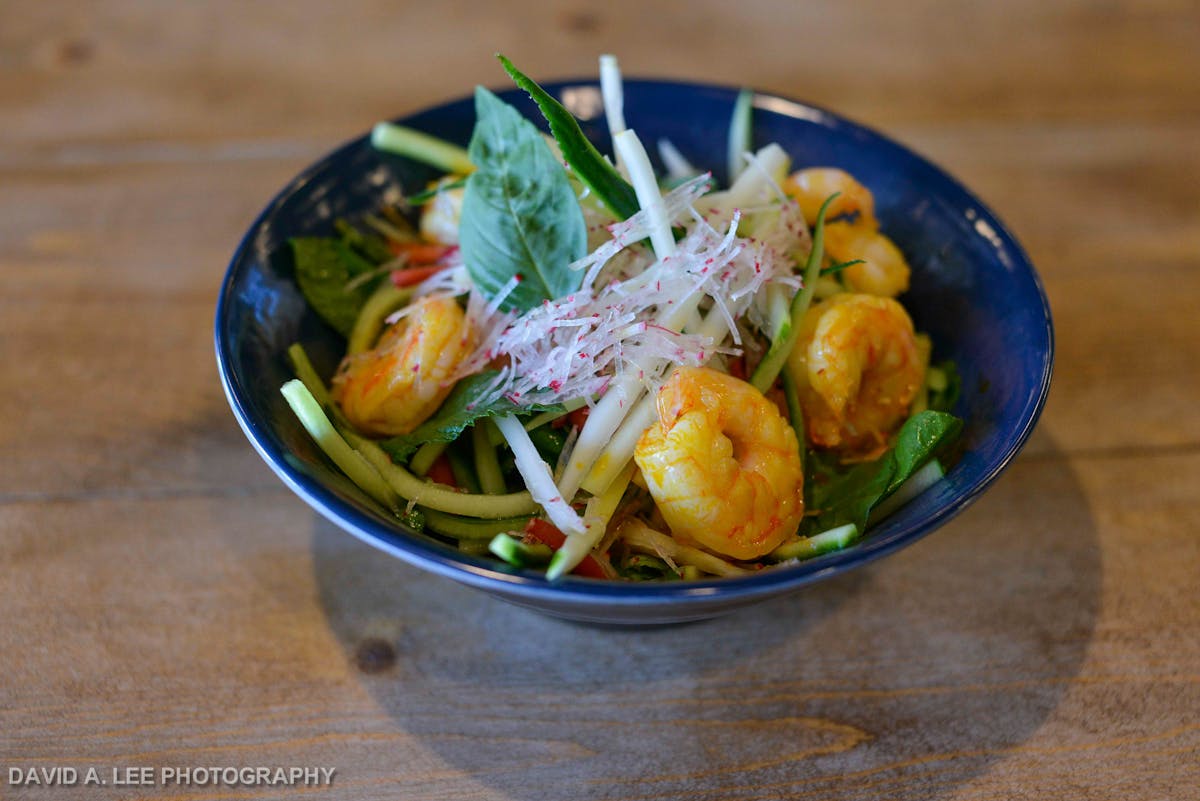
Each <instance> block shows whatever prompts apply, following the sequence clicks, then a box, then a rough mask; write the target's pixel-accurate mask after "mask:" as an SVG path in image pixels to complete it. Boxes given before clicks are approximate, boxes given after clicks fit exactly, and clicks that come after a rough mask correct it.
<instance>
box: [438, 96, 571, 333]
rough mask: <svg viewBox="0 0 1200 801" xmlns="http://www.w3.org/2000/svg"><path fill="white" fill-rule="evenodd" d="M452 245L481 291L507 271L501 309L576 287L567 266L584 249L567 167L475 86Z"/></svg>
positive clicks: (490, 289)
mask: <svg viewBox="0 0 1200 801" xmlns="http://www.w3.org/2000/svg"><path fill="white" fill-rule="evenodd" d="M475 114H476V121H475V132H474V134H473V135H472V136H471V145H470V148H469V152H470V154H471V162H472V163H473V164H475V166H476V167H477V170H476V171H475V172H474V173H472V174H471V177H470V178H468V179H467V191H466V195H465V197H464V198H463V207H462V219H461V223H460V227H459V244H460V246H461V247H462V255H463V260H464V261H465V262H466V265H467V271H468V272H469V273H470V275H471V280H472V281H474V282H475V285H476V286H478V287H479V288H480V289H481V290H482V291H483V293H484V294H485V295H487V296H488V297H495V296H496V294H497V293H498V292H499V291H500V289H501V288H502V287H504V286H505V285H506V284H508V282H509V281H510V280H511V279H512V278H513V277H514V276H519V280H520V284H519V285H518V286H517V288H516V289H515V290H513V292H512V293H511V294H509V295H508V296H507V298H506V299H505V301H504V304H503V306H502V308H504V309H510V310H511V309H516V310H519V311H526V310H528V309H531V308H533V307H534V306H537V305H539V304H540V303H541V302H542V301H544V300H553V299H555V298H558V297H562V296H563V295H566V294H569V293H570V292H572V291H574V290H575V289H577V288H578V287H579V282H580V280H581V278H582V273H580V272H576V271H573V270H570V269H568V266H569V265H570V264H571V262H573V261H575V260H576V259H580V258H582V257H583V256H584V255H585V253H586V252H587V227H586V225H585V224H584V220H583V212H582V211H581V210H580V208H579V201H578V199H577V198H576V197H575V193H574V192H573V191H572V190H571V184H570V182H569V181H568V180H567V174H566V172H565V171H564V170H563V167H562V165H561V164H559V163H558V161H557V160H556V159H555V158H554V154H553V153H551V152H550V148H549V147H547V146H546V142H545V141H544V140H543V139H542V135H541V133H539V132H538V130H537V128H535V127H534V125H533V124H532V123H531V122H529V121H528V120H526V119H525V118H524V117H522V116H521V115H520V113H519V112H518V111H517V110H516V109H514V108H513V107H512V106H510V105H508V104H507V103H505V102H504V101H502V100H500V98H498V97H496V96H495V95H494V94H492V93H491V92H489V91H488V90H487V89H484V88H483V87H478V88H477V89H476V90H475Z"/></svg>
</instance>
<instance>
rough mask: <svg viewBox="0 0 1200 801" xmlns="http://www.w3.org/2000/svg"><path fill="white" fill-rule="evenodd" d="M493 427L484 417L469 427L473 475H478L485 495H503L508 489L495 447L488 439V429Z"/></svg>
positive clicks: (480, 486)
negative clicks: (473, 455)
mask: <svg viewBox="0 0 1200 801" xmlns="http://www.w3.org/2000/svg"><path fill="white" fill-rule="evenodd" d="M489 428H495V426H493V425H491V423H490V422H489V421H488V419H487V418H486V417H485V418H484V419H482V420H479V421H477V422H476V423H475V425H473V426H472V427H471V445H472V447H473V449H474V452H475V475H477V476H479V488H480V489H481V490H483V492H484V494H486V495H503V494H504V493H505V492H507V491H508V486H507V485H506V484H505V483H504V474H503V473H501V472H500V462H499V460H498V459H497V458H496V448H495V446H494V445H492V443H491V442H490V441H488V429H489Z"/></svg>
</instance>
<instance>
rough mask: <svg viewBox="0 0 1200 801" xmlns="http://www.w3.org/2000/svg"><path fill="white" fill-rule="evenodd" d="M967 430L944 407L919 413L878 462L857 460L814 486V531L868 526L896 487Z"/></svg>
mask: <svg viewBox="0 0 1200 801" xmlns="http://www.w3.org/2000/svg"><path fill="white" fill-rule="evenodd" d="M961 430H962V420H960V419H958V418H957V417H955V416H954V415H952V414H946V413H944V412H934V411H924V412H920V413H918V414H915V415H913V416H912V417H910V418H909V419H908V421H907V422H905V424H904V425H903V427H901V429H900V433H899V434H897V435H896V444H895V445H894V446H893V447H892V449H891V450H890V451H888V452H887V453H885V454H884V455H883V456H881V457H880V458H879V459H877V460H875V461H874V462H868V463H864V464H860V465H855V466H854V467H853V468H851V469H850V470H848V471H847V472H845V473H841V474H840V475H836V476H834V477H833V478H832V479H831V480H829V481H828V482H827V483H824V484H819V485H816V486H814V488H813V491H812V493H811V496H810V498H809V500H810V503H811V504H812V506H813V507H814V508H816V509H818V510H820V513H819V515H818V516H817V517H816V518H815V523H814V525H813V528H812V531H813V532H817V531H825V530H827V529H831V528H834V527H836V526H841V525H844V524H846V523H853V524H855V525H856V526H858V530H859V531H866V528H867V517H868V516H869V515H870V513H871V509H872V508H874V507H875V505H876V504H878V503H879V502H880V501H882V500H883V499H884V498H886V497H887V496H888V495H891V494H892V493H893V492H895V491H896V488H897V487H899V486H900V485H901V484H903V483H904V481H905V480H906V479H907V478H908V477H909V476H911V475H912V474H913V473H915V472H916V471H917V469H918V468H920V467H921V466H922V465H924V464H925V463H926V462H927V461H929V459H930V458H932V457H933V455H934V454H935V453H936V452H937V451H938V450H939V449H940V448H941V447H942V446H943V445H944V444H946V443H949V442H950V441H952V440H953V439H954V438H955V437H957V436H958V434H959V432H960V431H961Z"/></svg>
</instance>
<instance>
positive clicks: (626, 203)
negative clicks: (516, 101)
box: [497, 55, 640, 220]
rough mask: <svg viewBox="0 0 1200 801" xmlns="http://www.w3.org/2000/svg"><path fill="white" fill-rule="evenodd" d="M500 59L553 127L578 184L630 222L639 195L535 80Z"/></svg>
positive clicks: (620, 217) (570, 116)
mask: <svg viewBox="0 0 1200 801" xmlns="http://www.w3.org/2000/svg"><path fill="white" fill-rule="evenodd" d="M497 58H499V59H500V63H501V64H502V65H503V66H504V71H505V72H507V73H508V74H509V76H510V77H511V78H512V79H513V81H514V82H515V83H516V84H517V86H519V87H521V88H522V89H524V90H525V92H526V93H527V94H528V95H529V96H530V97H531V98H533V102H535V103H537V105H538V108H539V109H541V112H542V116H543V117H545V118H546V122H548V123H549V124H550V133H551V134H552V135H553V136H554V141H556V142H558V148H559V150H561V151H562V154H563V159H565V160H566V162H567V164H570V165H571V169H572V170H574V171H575V174H576V175H577V176H579V180H581V181H583V183H584V185H585V186H587V188H588V189H591V190H592V192H594V193H595V195H596V197H598V198H600V202H601V203H603V204H604V205H605V206H608V208H609V210H610V211H612V213H613V214H615V215H616V216H617V219H618V220H627V219H629V218H630V217H632V216H633V215H635V214H637V212H638V209H639V208H640V206H639V205H638V199H637V192H635V191H634V189H633V187H632V186H630V184H629V182H628V181H626V180H625V179H624V178H622V177H621V174H620V173H619V172H617V171H616V169H614V168H613V165H612V164H610V163H609V162H608V160H607V159H605V158H604V157H603V156H601V155H600V151H598V150H596V146H595V145H593V144H592V143H591V141H589V140H588V138H587V137H586V136H584V135H583V129H581V128H580V127H579V123H578V122H577V121H576V120H575V116H574V115H573V114H571V112H569V111H567V110H566V109H565V108H564V107H563V105H562V103H559V102H558V101H557V100H555V99H554V98H553V97H551V96H550V93H549V92H547V91H546V90H545V89H543V88H542V87H540V86H538V85H537V83H535V82H534V81H533V79H532V78H529V77H528V76H527V75H525V74H524V73H523V72H521V71H520V70H519V69H517V68H516V67H514V66H513V63H512V62H511V61H509V60H508V59H507V58H505V57H504V56H500V55H498V56H497Z"/></svg>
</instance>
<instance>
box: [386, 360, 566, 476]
mask: <svg viewBox="0 0 1200 801" xmlns="http://www.w3.org/2000/svg"><path fill="white" fill-rule="evenodd" d="M497 375H499V373H498V372H497V371H495V370H487V371H484V372H482V373H476V374H475V375H472V376H467V377H466V378H464V379H462V380H461V381H459V382H458V384H456V385H455V387H454V389H453V390H452V391H451V392H450V394H449V395H448V396H447V397H446V400H445V401H444V402H443V403H442V405H441V407H440V408H439V409H438V410H437V413H436V414H434V416H433V417H431V418H429V419H428V420H426V421H425V422H424V423H422V424H421V425H420V426H418V427H417V428H416V429H415V430H413V431H411V432H410V433H408V434H401V435H400V436H398V437H391V438H389V439H385V440H381V441H380V443H379V445H380V447H381V448H383V449H384V450H385V451H387V452H388V455H389V456H391V457H392V461H394V462H403V461H405V460H406V459H408V457H409V456H411V455H412V454H413V452H414V451H415V450H416V449H417V448H419V447H421V446H422V445H424V444H425V443H426V442H452V441H453V440H456V439H458V437H459V435H461V434H462V432H463V431H464V430H465V429H466V428H467V426H469V425H472V424H473V423H475V421H477V420H479V419H481V418H484V417H491V416H493V415H500V414H513V413H516V412H546V411H551V410H555V411H557V410H560V409H562V407H561V406H559V405H558V404H555V403H538V402H537V401H536V400H534V401H533V402H528V401H526V400H522V402H521V404H520V405H519V406H518V405H517V404H516V403H513V402H512V400H510V399H509V398H507V397H505V396H503V395H497V394H496V392H495V390H492V389H490V387H491V386H492V384H493V383H495V379H496V376H497Z"/></svg>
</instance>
